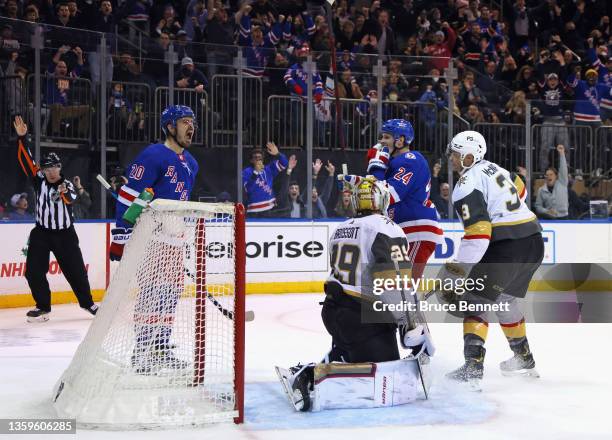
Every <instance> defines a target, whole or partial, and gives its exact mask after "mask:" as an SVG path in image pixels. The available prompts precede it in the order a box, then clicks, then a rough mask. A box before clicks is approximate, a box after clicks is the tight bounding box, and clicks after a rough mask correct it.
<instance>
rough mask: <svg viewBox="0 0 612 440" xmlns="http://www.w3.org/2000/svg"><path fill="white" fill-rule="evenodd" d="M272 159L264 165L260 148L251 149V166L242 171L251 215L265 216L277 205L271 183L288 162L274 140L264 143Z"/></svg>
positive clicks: (248, 209) (248, 211)
mask: <svg viewBox="0 0 612 440" xmlns="http://www.w3.org/2000/svg"><path fill="white" fill-rule="evenodd" d="M266 149H267V151H268V154H270V156H272V159H273V160H272V161H271V162H270V163H269V164H268V165H265V166H264V153H263V150H262V149H260V148H254V149H253V150H252V151H251V158H250V159H251V166H250V167H247V168H245V169H244V170H243V171H242V184H243V187H244V191H245V193H246V199H247V200H246V205H247V214H248V215H249V216H251V217H267V216H269V214H270V211H271V210H272V209H274V207H275V206H276V205H277V203H276V194H275V193H274V189H273V185H274V178H275V177H276V176H277V175H278V173H280V172H281V171H283V170H284V169H285V168H286V167H287V164H288V161H287V158H286V157H285V155H284V154H282V153H281V152H279V151H278V147H277V146H276V145H275V144H274V142H268V143H267V144H266Z"/></svg>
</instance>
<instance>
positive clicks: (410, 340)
mask: <svg viewBox="0 0 612 440" xmlns="http://www.w3.org/2000/svg"><path fill="white" fill-rule="evenodd" d="M399 332H400V342H401V344H402V347H404V348H405V349H408V350H412V355H413V356H414V357H418V356H419V355H420V354H421V353H425V354H426V355H427V356H429V357H431V356H433V355H434V353H435V352H436V347H435V346H434V344H433V340H432V339H431V334H430V333H429V330H428V329H427V327H425V326H424V325H422V324H419V325H417V326H416V328H413V329H412V330H410V329H409V327H408V325H405V324H402V325H400V326H399Z"/></svg>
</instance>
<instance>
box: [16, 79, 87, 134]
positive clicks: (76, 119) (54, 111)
mask: <svg viewBox="0 0 612 440" xmlns="http://www.w3.org/2000/svg"><path fill="white" fill-rule="evenodd" d="M34 80H35V75H28V77H27V102H28V104H32V106H31V107H30V105H29V106H28V107H29V110H30V111H31V112H33V103H34V98H33V95H34ZM41 90H42V98H41V127H40V133H41V136H42V137H43V138H47V139H48V140H53V141H77V142H91V140H92V139H91V134H92V130H91V129H92V127H93V115H94V108H95V103H94V101H93V94H92V83H91V81H90V80H88V79H83V78H72V77H56V76H55V75H53V74H48V73H47V74H45V75H42V76H41ZM29 118H30V119H33V115H29ZM37 128H38V127H33V130H36V129H37Z"/></svg>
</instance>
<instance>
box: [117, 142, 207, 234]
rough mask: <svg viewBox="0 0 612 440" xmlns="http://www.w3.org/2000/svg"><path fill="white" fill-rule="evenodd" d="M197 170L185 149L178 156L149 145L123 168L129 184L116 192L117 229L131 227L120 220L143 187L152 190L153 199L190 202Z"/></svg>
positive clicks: (159, 145)
mask: <svg viewBox="0 0 612 440" xmlns="http://www.w3.org/2000/svg"><path fill="white" fill-rule="evenodd" d="M198 168H199V167H198V163H197V162H196V160H195V159H194V157H193V156H192V155H191V154H190V153H189V152H188V151H186V150H185V151H183V153H181V154H177V153H175V152H174V151H172V150H171V149H170V148H168V147H166V146H165V145H164V144H152V145H149V146H148V147H147V148H146V149H144V150H143V151H142V152H141V153H140V154H139V155H138V157H136V159H135V160H134V162H132V164H131V165H130V166H129V167H128V168H127V169H126V173H127V177H128V183H127V184H125V185H123V186H122V187H121V188H120V189H119V194H118V200H117V210H116V211H117V215H116V219H115V220H116V223H117V227H120V228H131V227H132V225H131V224H130V223H127V222H125V221H124V220H123V218H122V217H123V214H124V213H125V211H126V210H127V209H128V207H129V206H130V205H131V204H132V202H133V200H134V199H135V198H137V197H138V195H139V194H140V193H141V192H142V191H143V190H144V189H145V188H152V189H153V192H154V197H153V198H154V199H170V200H189V197H190V195H191V191H192V190H193V186H194V183H195V178H196V175H197V174H198Z"/></svg>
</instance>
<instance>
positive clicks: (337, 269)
mask: <svg viewBox="0 0 612 440" xmlns="http://www.w3.org/2000/svg"><path fill="white" fill-rule="evenodd" d="M359 255H360V251H359V247H358V246H355V245H354V244H338V243H336V244H334V246H333V247H332V257H331V260H332V273H333V274H334V276H335V277H336V278H337V279H338V280H339V281H340V282H341V283H343V284H348V285H350V286H355V285H356V284H355V283H356V278H357V265H358V264H359Z"/></svg>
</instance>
